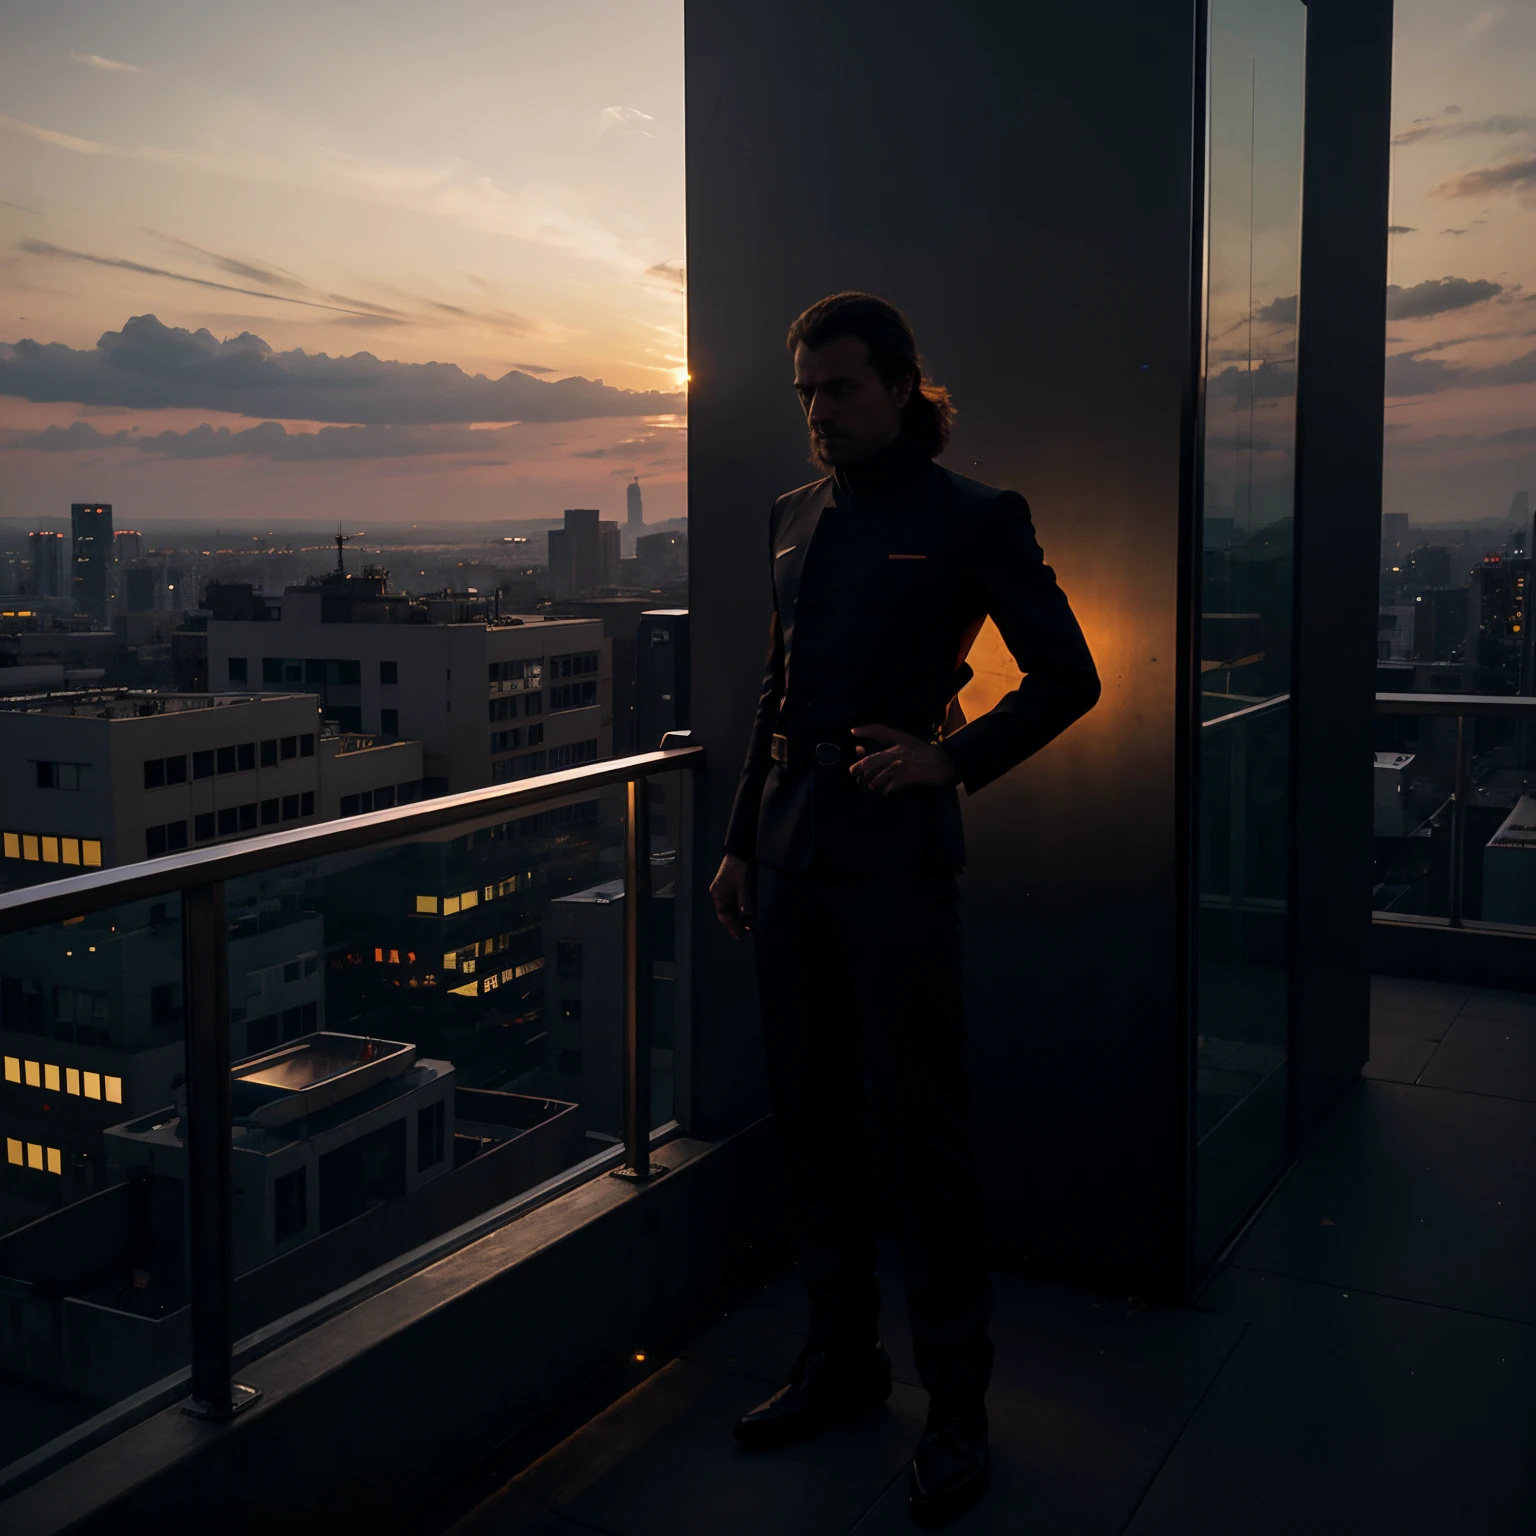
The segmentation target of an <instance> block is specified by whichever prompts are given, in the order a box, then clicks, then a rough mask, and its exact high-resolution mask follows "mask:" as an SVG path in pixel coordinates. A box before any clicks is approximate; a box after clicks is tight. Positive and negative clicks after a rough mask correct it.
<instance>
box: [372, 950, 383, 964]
mask: <svg viewBox="0 0 1536 1536" xmlns="http://www.w3.org/2000/svg"><path fill="white" fill-rule="evenodd" d="M373 963H374V964H375V965H383V964H384V951H383V950H382V949H376V950H374V952H373Z"/></svg>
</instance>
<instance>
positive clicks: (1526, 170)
mask: <svg viewBox="0 0 1536 1536" xmlns="http://www.w3.org/2000/svg"><path fill="white" fill-rule="evenodd" d="M1432 191H1433V194H1434V196H1436V197H1489V196H1497V195H1498V194H1499V193H1501V192H1516V193H1519V194H1520V195H1521V196H1522V197H1536V155H1528V156H1526V158H1525V159H1523V160H1510V161H1508V162H1506V163H1505V164H1504V165H1490V166H1487V167H1485V168H1484V169H1482V170H1480V171H1465V172H1463V173H1462V174H1461V175H1460V176H1453V177H1451V179H1450V180H1449V181H1443V182H1441V183H1440V185H1439V186H1438V187H1435V188H1433V189H1432Z"/></svg>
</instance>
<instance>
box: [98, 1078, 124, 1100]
mask: <svg viewBox="0 0 1536 1536" xmlns="http://www.w3.org/2000/svg"><path fill="white" fill-rule="evenodd" d="M102 1083H103V1085H104V1086H105V1088H106V1090H107V1103H108V1104H121V1103H122V1102H123V1080H122V1078H120V1077H107V1078H103V1079H102Z"/></svg>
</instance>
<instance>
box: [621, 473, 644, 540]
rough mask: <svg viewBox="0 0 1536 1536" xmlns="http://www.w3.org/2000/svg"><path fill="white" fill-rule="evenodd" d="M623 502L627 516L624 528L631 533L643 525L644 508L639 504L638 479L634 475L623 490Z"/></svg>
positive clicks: (637, 476)
mask: <svg viewBox="0 0 1536 1536" xmlns="http://www.w3.org/2000/svg"><path fill="white" fill-rule="evenodd" d="M624 501H625V505H626V508H627V515H626V517H625V519H624V526H625V527H626V528H627V529H629V531H630V532H631V533H633V532H634V531H635V530H636V529H637V528H641V527H643V526H644V524H645V508H644V507H643V506H642V505H641V503H640V477H639V475H636V476H635V478H634V479H633V480H631V481H630V482H629V484H628V485H627V486H626V487H625V488H624Z"/></svg>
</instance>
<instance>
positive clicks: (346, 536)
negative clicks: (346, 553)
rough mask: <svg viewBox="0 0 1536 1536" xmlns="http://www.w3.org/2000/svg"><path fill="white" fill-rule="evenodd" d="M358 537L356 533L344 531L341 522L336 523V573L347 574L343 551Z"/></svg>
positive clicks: (339, 574)
mask: <svg viewBox="0 0 1536 1536" xmlns="http://www.w3.org/2000/svg"><path fill="white" fill-rule="evenodd" d="M356 537H357V535H356V534H355V533H343V532H342V531H341V524H340V523H338V524H337V525H336V574H337V575H338V576H345V575H346V574H347V573H346V570H345V568H344V567H343V565H342V563H341V552H342V550H343V549H345V548H346V546H347V545H348V544H350V543H351V542H352V540H353V539H355V538H356Z"/></svg>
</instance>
